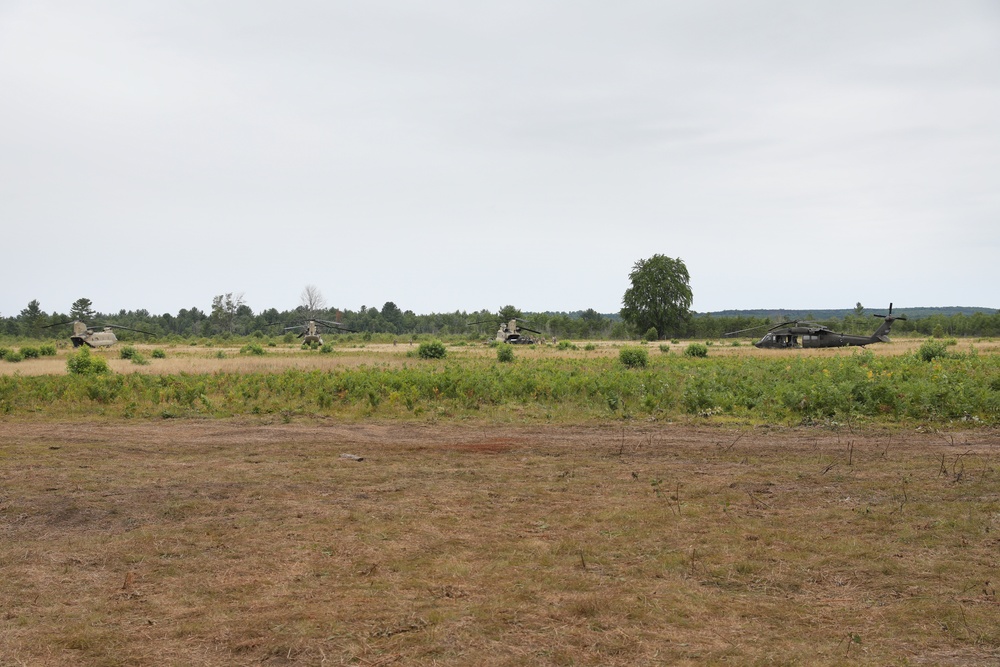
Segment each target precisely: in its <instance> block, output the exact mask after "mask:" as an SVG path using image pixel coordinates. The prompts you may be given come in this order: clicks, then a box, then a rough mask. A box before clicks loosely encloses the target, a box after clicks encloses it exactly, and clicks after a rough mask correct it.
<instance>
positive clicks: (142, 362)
mask: <svg viewBox="0 0 1000 667" xmlns="http://www.w3.org/2000/svg"><path fill="white" fill-rule="evenodd" d="M132 363H133V364H135V365H136V366H148V365H149V359H147V358H146V357H144V356H142V355H141V354H139V353H138V352H136V353H135V354H133V355H132Z"/></svg>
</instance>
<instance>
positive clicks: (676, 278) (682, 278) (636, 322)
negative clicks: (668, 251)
mask: <svg viewBox="0 0 1000 667" xmlns="http://www.w3.org/2000/svg"><path fill="white" fill-rule="evenodd" d="M628 279H629V280H630V281H632V286H631V287H629V288H628V289H627V290H625V296H623V297H622V309H621V316H622V319H623V320H625V321H626V322H627V323H628V324H629V325H631V326H632V327H633V328H634V329H635V330H636V331H638V332H639V333H640V334H642V333H645V332H646V331H648V330H649V328H650V327H655V328H656V332H657V335H658V336H660V337H661V338H662V337H664V336H666V335H667V334H668V332H669V333H671V334H673V335H674V336H680V335H681V334H682V333H683V332H684V326H685V324H687V322H688V319H689V317H690V308H691V284H690V281H691V278H690V276H689V275H688V270H687V267H686V266H684V260H682V259H681V258H680V257H678V258H677V259H673V258H671V257H667V256H665V255H653V256H652V257H650V258H649V259H640V260H639V261H638V262H636V263H635V266H633V267H632V272H631V273H630V274H628Z"/></svg>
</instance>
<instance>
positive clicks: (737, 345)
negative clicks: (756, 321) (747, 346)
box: [729, 340, 740, 347]
mask: <svg viewBox="0 0 1000 667" xmlns="http://www.w3.org/2000/svg"><path fill="white" fill-rule="evenodd" d="M739 346H740V341H738V340H734V341H733V342H732V343H730V344H729V347H739Z"/></svg>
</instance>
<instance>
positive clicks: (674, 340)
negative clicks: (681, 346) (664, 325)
mask: <svg viewBox="0 0 1000 667" xmlns="http://www.w3.org/2000/svg"><path fill="white" fill-rule="evenodd" d="M678 343H680V341H679V340H677V339H676V338H671V339H670V344H671V345H677V344H678Z"/></svg>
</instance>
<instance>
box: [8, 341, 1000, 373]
mask: <svg viewBox="0 0 1000 667" xmlns="http://www.w3.org/2000/svg"><path fill="white" fill-rule="evenodd" d="M925 340H927V339H925V338H898V339H895V340H893V341H892V342H891V343H889V344H878V345H870V346H868V347H867V348H865V349H867V350H870V351H871V352H872V353H873V354H876V355H880V356H881V355H885V356H898V355H902V354H910V353H913V352H914V351H916V350H917V348H919V347H920V345H921V344H922V343H923V342H924V341H925ZM690 342H691V341H681V342H679V343H669V342H666V341H664V342H661V343H656V344H650V345H648V346H646V348H647V349H648V350H649V354H650V355H651V356H654V357H655V356H657V355H662V354H664V352H663V351H662V350H669V351H668V352H666V354H673V355H682V354H683V353H684V350H685V348H687V346H688V345H689V344H690ZM588 343H589V344H590V345H592V347H593V348H594V349H591V350H587V349H585V346H586V345H587V344H588ZM739 343H740V344H739V346H737V347H733V346H732V341H713V345H712V346H711V347H710V348H709V356H710V357H733V356H738V357H746V356H754V357H763V358H782V357H788V358H794V357H797V356H806V357H837V356H844V355H848V356H849V355H852V354H855V353H856V352H857V351H858V350H859V349H861V348H857V347H841V348H826V349H810V350H804V349H795V350H758V349H757V348H755V347H753V345H751V344H750V342H749V341H748V340H741V341H739ZM573 345H574V346H575V349H559V348H558V347H557V346H555V345H552V344H546V345H532V346H527V345H525V346H517V347H516V349H515V354H516V355H517V357H518V358H523V359H536V358H550V357H559V358H573V357H580V358H594V357H617V355H618V353H619V351H620V350H621V348H622V347H623V346H628V345H636V343H634V342H622V341H592V342H590V341H588V342H582V341H577V342H575V343H573ZM661 346H662V349H661ZM970 346H972V347H974V348H975V349H976V350H977V351H979V352H980V353H983V354H993V353H998V352H1000V340H994V339H964V340H961V341H959V343H958V345H957V346H956V347H955V348H953V349H957V350H959V351H963V352H964V351H968V350H969V347H970ZM133 347H134V348H135V349H136V350H137V351H138V352H139V353H140V354H142V355H143V356H144V357H145V358H146V359H147V360H148V361H149V363H148V364H146V365H136V364H134V363H132V362H131V361H129V360H128V359H121V358H120V350H121V348H122V344H118V345H115V346H114V347H110V348H99V349H95V350H92V351H91V353H92V354H93V355H95V356H100V357H103V358H104V359H106V360H107V361H108V364H109V366H110V367H111V369H112V370H113V371H115V372H116V373H155V374H158V375H171V374H176V373H216V372H219V371H223V372H237V373H239V372H282V371H286V370H289V369H292V368H295V369H302V370H312V369H319V370H337V369H341V368H355V367H358V366H362V365H369V366H371V365H376V364H377V365H381V366H386V367H390V368H398V367H400V366H403V365H404V364H406V363H407V362H410V363H412V361H413V359H412V357H408V356H407V353H411V352H413V351H414V350H416V347H417V346H416V345H413V344H410V343H400V344H398V345H392V344H386V343H368V344H356V345H340V346H337V347H335V348H334V352H333V353H331V354H321V353H320V352H318V351H315V350H312V351H309V350H302V349H301V348H300V346H299V345H297V344H296V345H280V346H278V347H273V348H272V347H268V348H264V349H265V351H266V354H264V355H262V356H254V355H247V354H241V353H240V346H239V345H237V346H234V347H196V346H189V345H155V344H135V345H133ZM156 349H160V350H163V351H164V352H165V354H166V357H167V358H166V359H152V358H151V355H152V351H153V350H156ZM71 354H73V349H72V348H71V347H68V346H63V347H62V348H61V349H59V351H58V353H57V354H56V356H53V357H41V358H38V359H26V360H24V361H22V362H20V363H9V362H3V361H0V375H13V374H15V373H19V374H21V375H62V374H65V373H66V360H67V358H68V357H69V355H71ZM448 356H449V357H450V358H453V359H455V358H457V359H463V358H496V349H495V348H492V347H489V346H487V345H482V344H478V343H469V344H467V345H451V346H449V347H448Z"/></svg>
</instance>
